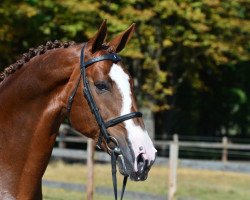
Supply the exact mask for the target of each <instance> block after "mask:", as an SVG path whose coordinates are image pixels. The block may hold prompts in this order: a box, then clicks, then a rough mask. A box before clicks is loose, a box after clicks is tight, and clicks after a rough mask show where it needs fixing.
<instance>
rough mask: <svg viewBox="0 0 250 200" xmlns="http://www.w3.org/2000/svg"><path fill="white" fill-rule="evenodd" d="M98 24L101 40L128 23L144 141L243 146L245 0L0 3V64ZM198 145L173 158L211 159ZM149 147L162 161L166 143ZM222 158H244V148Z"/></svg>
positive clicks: (249, 118) (249, 70) (249, 64)
mask: <svg viewBox="0 0 250 200" xmlns="http://www.w3.org/2000/svg"><path fill="white" fill-rule="evenodd" d="M103 19H107V20H108V31H109V36H108V38H112V36H113V35H116V34H117V33H119V32H121V31H123V30H125V29H126V28H127V27H128V26H129V25H131V24H132V23H136V33H135V35H134V37H133V39H132V40H131V41H130V43H129V44H128V45H127V48H126V49H125V50H124V51H123V52H121V55H122V56H123V58H124V59H125V61H124V63H126V65H127V66H128V68H129V71H130V73H131V74H132V76H133V77H134V79H135V86H136V87H135V93H136V96H137V99H138V103H139V105H140V107H141V110H142V111H143V112H144V114H145V121H146V124H147V127H148V129H149V130H150V134H151V137H152V138H153V139H155V140H157V141H168V140H172V136H173V135H174V134H178V139H179V140H180V141H189V142H201V141H203V142H207V143H211V145H212V143H216V142H217V143H218V142H222V140H223V139H222V138H223V137H224V138H226V142H227V143H237V144H242V143H244V144H245V145H246V146H248V147H249V144H250V81H249V77H250V2H249V0H212V1H211V0H195V1H194V0H165V1H163V0H154V1H152V0H116V1H102V0H99V1H95V0H85V1H83V0H64V1H61V0H40V1H39V0H11V1H9V0H1V1H0V55H1V56H0V68H1V70H3V69H4V68H5V67H7V66H8V65H10V64H11V63H13V62H15V60H16V59H17V58H18V56H19V55H21V54H22V53H25V52H26V51H27V50H28V49H29V48H31V47H37V46H39V45H41V44H45V43H46V41H49V40H52V41H53V40H63V41H71V40H73V41H76V42H78V43H82V42H85V41H87V40H88V39H89V38H90V37H92V36H93V35H94V33H95V32H96V31H97V29H98V27H99V25H100V24H101V22H102V20H103ZM224 142H225V141H224ZM224 144H225V143H224ZM56 145H59V144H56ZM208 146H209V144H208ZM246 146H245V147H246ZM68 147H72V148H77V145H76V144H70V143H69V144H68ZM206 148H207V147H205V149H204V148H203V150H201V149H198V148H196V147H193V148H190V147H189V149H188V148H187V147H185V146H183V147H182V149H181V148H180V152H179V156H180V157H182V158H196V159H197V158H199V159H213V160H218V159H221V149H222V147H221V149H220V148H219V151H218V149H215V150H212V149H208V148H207V149H206ZM158 151H159V155H160V156H168V147H160V145H159V146H158ZM227 159H229V160H230V159H231V160H243V161H246V160H250V153H249V149H246V148H244V146H243V147H242V148H240V149H238V150H237V149H236V150H235V149H234V150H231V151H230V150H229V151H228V152H227ZM248 165H249V163H248ZM248 197H249V196H248ZM204 199H205V198H204ZM215 199H216V198H215ZM217 199H221V198H217ZM222 199H223V198H222ZM237 199H238V198H237Z"/></svg>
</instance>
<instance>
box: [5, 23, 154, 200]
mask: <svg viewBox="0 0 250 200" xmlns="http://www.w3.org/2000/svg"><path fill="white" fill-rule="evenodd" d="M134 28H135V27H134V24H133V25H132V26H130V27H129V28H128V29H127V30H125V31H124V32H122V33H121V34H120V35H118V36H116V37H115V38H114V39H112V40H111V41H110V42H108V43H107V42H105V38H106V34H107V33H106V32H107V28H106V21H104V22H103V23H102V25H101V27H100V28H99V30H98V32H97V33H96V35H95V36H94V37H93V38H91V39H90V40H89V41H88V42H87V43H84V44H78V45H76V44H73V43H61V42H58V41H55V42H54V43H52V42H48V43H47V44H46V45H44V46H39V47H38V48H37V49H30V50H29V52H28V53H26V54H24V55H23V57H22V58H21V59H20V60H18V61H17V62H16V63H15V64H13V65H11V66H10V67H8V68H6V69H5V71H4V72H3V73H1V74H0V77H1V83H0V199H1V200H14V199H20V200H23V199H25V200H26V199H34V200H39V199H42V189H41V180H42V176H43V174H44V171H45V169H46V167H47V165H48V162H49V159H50V156H51V152H52V149H53V145H54V143H55V139H56V136H57V133H58V129H59V126H60V124H61V123H62V121H63V120H64V118H65V117H68V118H69V119H70V122H71V124H72V126H73V128H74V129H76V130H77V131H79V132H81V133H82V134H83V135H85V136H87V137H89V138H92V139H94V140H95V141H96V142H98V138H99V143H100V146H101V147H102V148H103V150H105V151H106V152H108V153H110V154H111V153H112V152H114V149H116V150H117V149H119V152H118V154H119V155H121V158H122V159H118V166H119V171H120V172H121V173H122V174H123V175H124V176H129V177H130V179H131V180H136V181H138V180H145V179H146V178H147V175H148V171H149V169H150V167H151V166H152V164H153V162H154V160H155V154H156V150H155V148H154V146H153V143H152V141H151V140H150V138H149V136H148V133H147V131H146V130H145V127H144V124H143V120H142V118H141V116H140V114H138V113H139V112H137V106H136V101H135V98H134V95H133V80H132V78H131V76H130V75H129V73H128V71H127V70H126V69H125V67H124V66H123V64H122V62H121V60H120V59H117V57H119V56H118V55H117V54H116V53H118V52H120V51H121V50H122V49H123V48H124V47H125V45H126V44H127V42H128V41H129V40H130V38H131V36H132V34H133V32H134ZM107 55H108V56H107ZM109 55H112V56H113V57H114V58H110V56H109ZM80 57H81V59H82V60H81V59H80ZM115 58H116V59H115ZM88 61H91V62H89V63H88V66H87V64H86V66H85V67H86V68H85V69H84V73H85V75H84V74H83V65H84V64H83V63H87V62H88ZM79 66H81V67H79ZM10 74H11V75H10ZM85 80H87V83H85ZM85 84H87V86H88V87H86V85H85ZM86 90H89V91H88V92H89V93H90V98H92V100H89V99H88V98H86V96H87V95H86ZM84 94H85V96H84ZM89 101H93V102H92V103H94V104H95V106H96V107H95V109H94V110H93V106H92V104H91V102H89ZM95 112H97V114H96V113H95ZM98 114H99V117H100V119H99V120H101V123H102V124H100V122H99V121H98V119H97V118H96V115H98ZM112 120H113V121H112ZM104 122H108V123H109V124H110V125H109V126H108V125H107V124H104V125H107V126H106V127H104V128H103V127H101V126H102V125H103V123H104ZM102 129H105V131H106V132H105V131H104V132H105V133H106V134H107V135H105V134H104V133H103V131H102ZM109 139H110V140H109ZM116 153H117V152H116ZM114 162H116V161H114Z"/></svg>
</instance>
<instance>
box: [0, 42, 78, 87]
mask: <svg viewBox="0 0 250 200" xmlns="http://www.w3.org/2000/svg"><path fill="white" fill-rule="evenodd" d="M72 45H75V42H74V41H70V42H61V41H58V40H55V41H54V42H52V41H48V42H47V43H46V44H45V45H40V46H38V47H37V48H30V49H29V51H28V52H27V53H24V54H22V55H21V57H20V59H18V60H17V61H16V62H15V63H14V64H11V65H10V66H9V67H6V68H5V69H4V71H3V72H1V73H0V82H2V81H3V80H4V79H5V78H6V77H8V76H9V75H10V74H13V73H14V72H16V71H17V70H18V69H20V68H21V67H22V66H23V65H24V64H25V63H27V62H29V61H30V60H31V59H32V58H34V57H36V56H39V55H42V54H44V53H45V52H47V51H49V50H52V49H57V48H68V47H70V46H72Z"/></svg>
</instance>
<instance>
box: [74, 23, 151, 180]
mask: <svg viewBox="0 0 250 200" xmlns="http://www.w3.org/2000/svg"><path fill="white" fill-rule="evenodd" d="M134 30H135V25H134V24H133V25H131V26H130V27H129V28H128V29H127V30H125V31H124V32H122V33H121V34H119V35H118V36H116V37H114V38H113V39H112V40H111V41H109V42H105V39H106V35H107V27H106V21H104V22H103V23H102V25H101V27H100V28H99V30H98V32H97V33H96V34H95V36H94V37H93V38H91V39H90V40H89V41H88V42H87V43H86V44H85V46H84V49H83V52H82V53H83V54H84V56H83V59H84V60H83V62H88V61H89V60H92V59H95V58H100V57H102V56H104V55H108V54H110V53H113V54H114V55H116V54H117V53H119V52H120V51H122V50H123V48H124V47H125V46H126V44H127V42H128V41H129V40H130V38H131V36H132V34H133V33H134ZM80 64H81V63H80ZM84 70H86V77H83V79H84V78H87V80H88V85H89V89H90V92H91V96H92V97H93V101H94V102H95V104H96V105H97V107H98V112H99V113H100V116H101V118H102V119H103V121H104V122H107V121H109V120H112V119H114V118H117V117H118V118H119V117H120V116H124V115H127V114H129V113H135V112H137V111H138V108H137V104H136V99H135V96H134V92H133V89H134V88H133V87H134V83H133V79H132V77H131V75H130V74H129V72H128V70H127V69H126V67H125V66H124V64H123V63H122V61H120V60H116V61H114V60H110V59H103V60H100V61H98V62H92V63H91V65H90V66H88V67H87V68H86V69H84ZM79 73H80V72H79V69H78V73H73V74H74V77H75V78H74V79H75V81H73V82H74V83H76V82H77V79H79V76H80V74H79ZM79 83H80V84H79V87H77V89H76V88H75V89H76V92H75V96H74V101H73V102H72V107H71V111H70V116H69V119H70V121H71V124H72V126H73V127H74V128H75V129H76V130H78V131H79V132H81V133H82V134H84V135H86V136H88V137H92V138H93V139H94V140H95V141H96V142H97V141H98V138H99V135H100V134H101V133H100V126H99V125H98V123H97V121H96V118H95V117H94V115H93V114H92V113H91V108H90V107H91V106H90V105H88V104H89V102H88V101H87V100H86V98H85V97H84V93H85V91H84V90H86V88H84V81H82V82H79ZM73 90H74V89H72V91H73ZM73 92H74V91H73ZM92 112H93V110H92ZM107 131H108V134H109V136H110V138H112V139H111V141H110V142H109V143H107V141H106V140H104V139H102V143H101V146H102V148H103V149H104V150H105V151H107V152H108V153H110V150H111V149H113V148H115V147H116V146H119V148H120V151H121V152H120V153H121V155H122V156H119V158H118V165H119V170H120V173H121V174H123V175H125V176H129V177H130V178H131V179H132V180H135V181H139V180H145V179H146V178H147V175H148V171H149V169H150V167H151V166H152V164H153V163H154V160H155V154H156V149H155V148H154V145H153V143H152V141H151V139H150V138H149V136H148V133H147V131H146V129H145V126H144V123H143V119H142V118H141V117H134V118H130V119H128V120H123V121H122V122H121V123H117V124H115V125H113V126H110V127H107Z"/></svg>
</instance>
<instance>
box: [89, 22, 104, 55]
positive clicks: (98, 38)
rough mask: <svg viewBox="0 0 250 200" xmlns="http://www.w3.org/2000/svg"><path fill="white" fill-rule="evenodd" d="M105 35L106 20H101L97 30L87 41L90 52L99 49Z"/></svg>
mask: <svg viewBox="0 0 250 200" xmlns="http://www.w3.org/2000/svg"><path fill="white" fill-rule="evenodd" d="M106 36H107V20H106V19H105V20H103V22H102V24H101V26H100V28H99V30H98V32H97V33H96V34H95V36H94V37H93V38H91V39H90V40H89V41H88V47H89V49H90V51H91V52H92V53H95V52H96V51H97V50H99V49H100V48H101V46H102V44H103V42H104V40H105V38H106Z"/></svg>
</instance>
